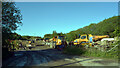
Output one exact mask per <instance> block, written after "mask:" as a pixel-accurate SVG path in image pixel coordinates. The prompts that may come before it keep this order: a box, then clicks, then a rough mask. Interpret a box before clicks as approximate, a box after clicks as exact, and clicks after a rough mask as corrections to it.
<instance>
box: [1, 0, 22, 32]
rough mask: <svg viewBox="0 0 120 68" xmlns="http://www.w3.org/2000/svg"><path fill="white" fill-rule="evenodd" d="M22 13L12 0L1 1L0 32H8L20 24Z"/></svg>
mask: <svg viewBox="0 0 120 68" xmlns="http://www.w3.org/2000/svg"><path fill="white" fill-rule="evenodd" d="M21 20H22V15H21V13H20V10H19V9H18V8H17V7H16V4H15V3H14V2H2V32H4V33H8V32H9V33H10V32H11V31H14V30H16V29H17V27H18V26H19V25H21V24H22V22H21Z"/></svg>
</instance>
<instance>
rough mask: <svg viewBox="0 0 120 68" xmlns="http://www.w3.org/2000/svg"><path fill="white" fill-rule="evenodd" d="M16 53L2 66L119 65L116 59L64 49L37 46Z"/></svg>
mask: <svg viewBox="0 0 120 68" xmlns="http://www.w3.org/2000/svg"><path fill="white" fill-rule="evenodd" d="M14 53H15V55H14V56H13V57H11V58H9V59H8V60H4V61H3V62H2V66H3V67H4V66H51V67H62V66H118V61H116V60H107V59H106V60H105V59H100V58H89V57H82V56H72V55H66V54H63V53H62V51H58V50H56V49H52V48H49V47H48V46H37V47H35V48H33V49H32V50H27V51H26V50H20V51H15V52H14Z"/></svg>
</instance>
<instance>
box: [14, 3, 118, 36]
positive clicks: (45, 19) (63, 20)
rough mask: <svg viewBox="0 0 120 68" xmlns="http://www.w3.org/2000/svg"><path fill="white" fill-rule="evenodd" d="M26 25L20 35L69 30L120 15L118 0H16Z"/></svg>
mask: <svg viewBox="0 0 120 68" xmlns="http://www.w3.org/2000/svg"><path fill="white" fill-rule="evenodd" d="M16 7H18V8H19V9H20V10H21V14H22V17H23V20H22V22H23V25H22V26H20V27H19V28H18V30H16V33H18V34H20V35H29V36H41V37H44V35H45V34H52V32H53V31H54V30H55V31H57V32H58V33H59V32H62V33H68V32H70V31H73V30H77V29H79V28H82V27H84V26H88V25H90V24H91V23H99V22H100V21H103V20H104V19H107V18H110V17H113V16H117V15H118V3H117V2H16Z"/></svg>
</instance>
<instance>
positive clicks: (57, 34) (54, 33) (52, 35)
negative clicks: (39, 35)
mask: <svg viewBox="0 0 120 68" xmlns="http://www.w3.org/2000/svg"><path fill="white" fill-rule="evenodd" d="M64 35H65V34H63V33H62V32H61V33H57V32H56V31H53V33H52V34H45V35H44V38H53V37H55V36H64Z"/></svg>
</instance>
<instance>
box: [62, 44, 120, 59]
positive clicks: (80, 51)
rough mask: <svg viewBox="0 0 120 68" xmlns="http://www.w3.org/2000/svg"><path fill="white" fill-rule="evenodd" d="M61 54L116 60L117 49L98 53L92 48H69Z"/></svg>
mask: <svg viewBox="0 0 120 68" xmlns="http://www.w3.org/2000/svg"><path fill="white" fill-rule="evenodd" d="M63 53H65V54H70V55H82V56H87V57H100V58H108V59H110V58H112V59H118V48H117V47H116V48H115V49H113V50H111V51H110V52H106V51H100V50H98V49H96V48H93V47H90V48H88V49H84V47H77V46H69V47H67V48H65V49H64V51H63Z"/></svg>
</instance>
